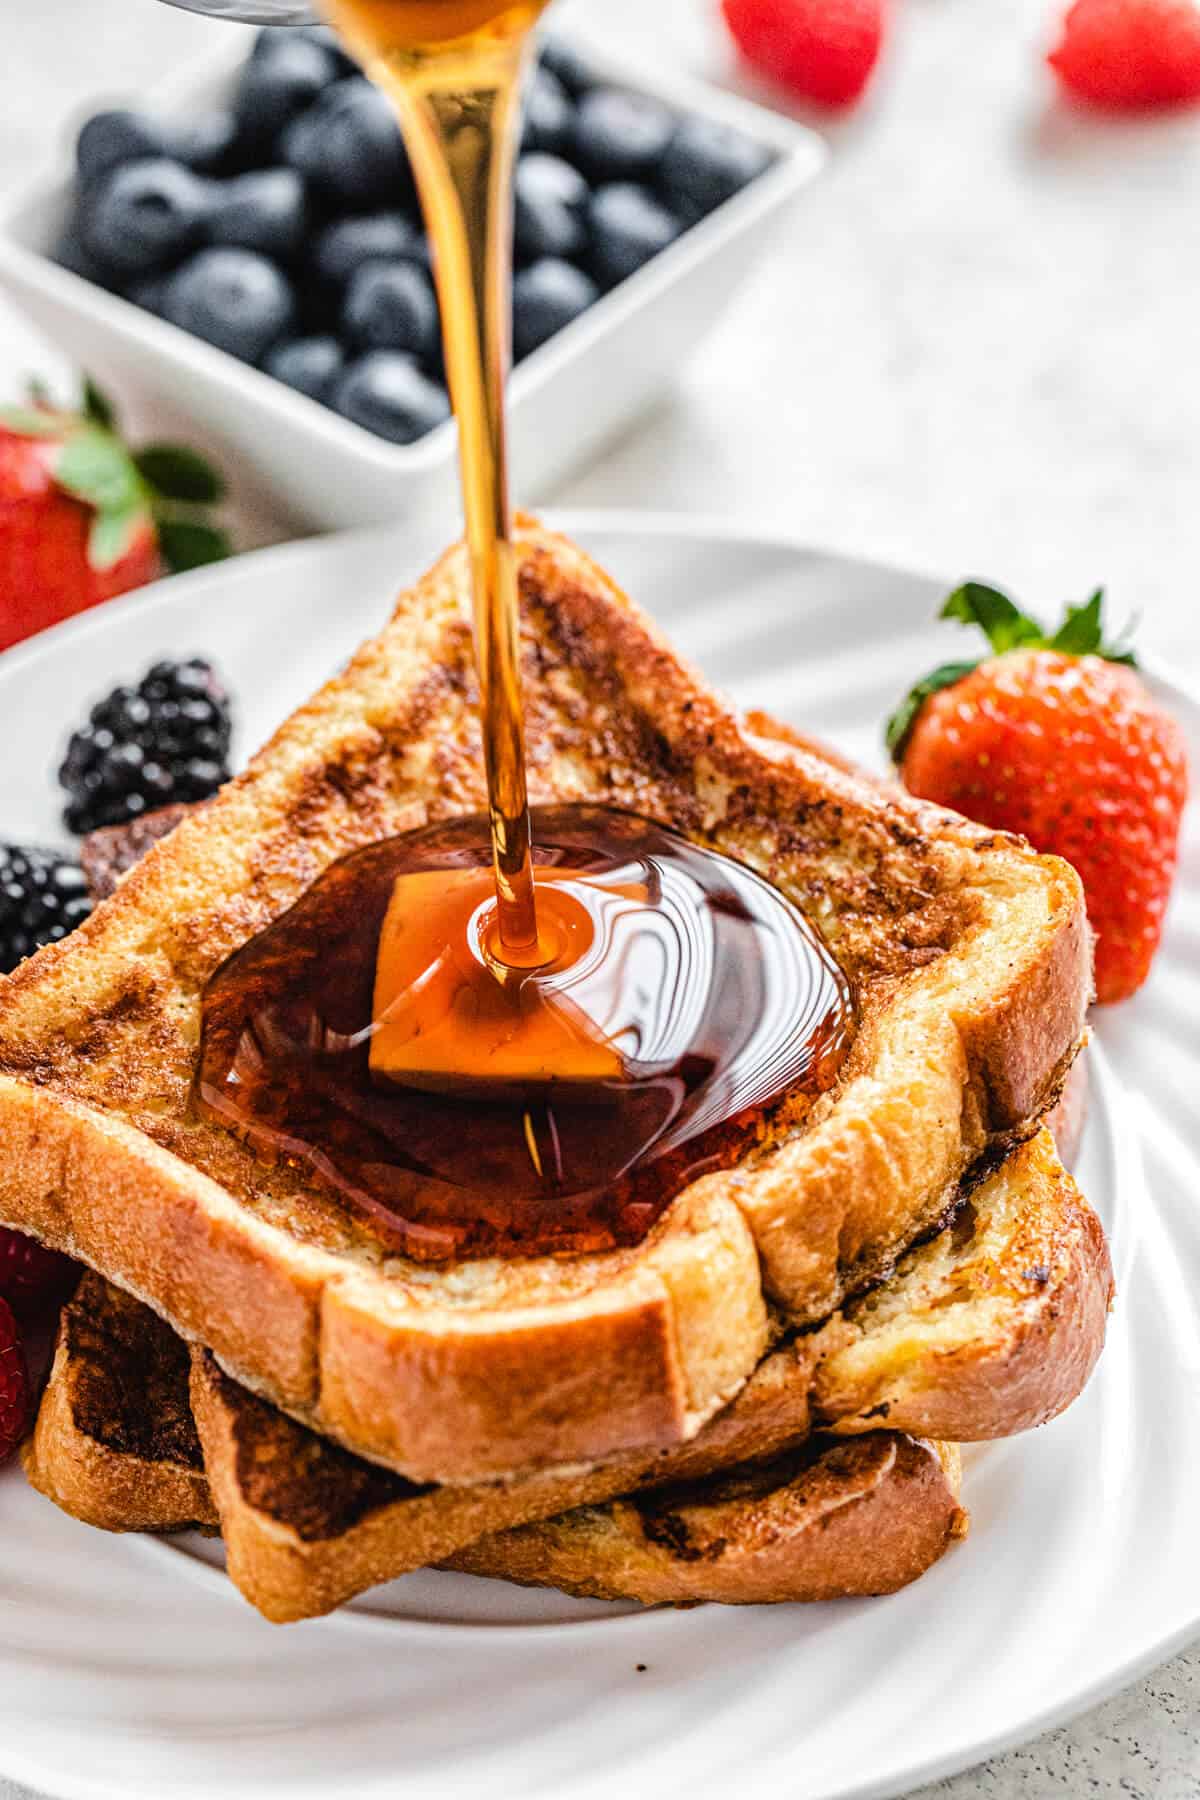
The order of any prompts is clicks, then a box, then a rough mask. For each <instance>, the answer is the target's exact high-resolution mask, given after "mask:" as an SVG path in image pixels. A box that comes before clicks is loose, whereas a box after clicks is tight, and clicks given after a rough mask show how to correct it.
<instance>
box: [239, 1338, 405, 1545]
mask: <svg viewBox="0 0 1200 1800" xmlns="http://www.w3.org/2000/svg"><path fill="white" fill-rule="evenodd" d="M209 1365H210V1369H211V1372H212V1375H213V1376H214V1378H215V1380H216V1382H217V1384H218V1386H219V1389H220V1394H221V1400H222V1404H223V1405H224V1407H225V1409H226V1413H227V1416H228V1418H229V1421H230V1429H231V1431H232V1433H233V1437H234V1443H235V1446H236V1459H237V1462H236V1466H237V1483H238V1488H239V1489H240V1491H241V1494H242V1497H243V1499H244V1500H245V1501H246V1502H247V1504H248V1505H250V1506H252V1507H254V1508H255V1510H256V1511H258V1512H261V1513H266V1514H267V1515H268V1516H269V1517H270V1518H272V1519H275V1520H277V1521H278V1522H279V1524H281V1525H286V1526H288V1527H289V1528H290V1529H291V1530H292V1531H294V1532H295V1533H296V1535H297V1537H299V1538H302V1539H303V1540H304V1542H305V1543H306V1544H312V1543H319V1542H321V1541H323V1540H324V1539H327V1538H336V1537H340V1536H341V1535H342V1534H343V1532H346V1531H350V1530H351V1529H352V1528H353V1527H354V1526H355V1525H358V1524H361V1522H362V1520H363V1519H365V1518H366V1516H367V1514H368V1513H372V1512H374V1511H376V1509H377V1508H379V1507H381V1506H391V1505H393V1504H394V1503H395V1502H396V1501H398V1500H410V1499H413V1498H415V1496H416V1495H418V1494H422V1493H427V1492H428V1491H429V1490H428V1489H427V1488H422V1487H418V1486H416V1485H415V1484H414V1483H413V1482H411V1481H405V1480H404V1479H403V1477H402V1476H399V1475H393V1474H390V1473H389V1472H388V1470H386V1469H380V1468H376V1466H375V1464H374V1463H369V1462H363V1460H362V1459H361V1457H357V1456H352V1455H351V1454H350V1452H349V1451H348V1450H343V1449H341V1448H340V1447H339V1446H338V1445H336V1444H331V1443H329V1442H328V1441H327V1440H326V1439H325V1438H321V1437H318V1436H317V1434H316V1432H314V1431H309V1430H308V1429H307V1428H306V1427H305V1426H303V1425H298V1424H297V1423H296V1422H295V1420H294V1419H289V1418H288V1417H287V1416H286V1415H285V1414H284V1413H281V1412H277V1411H276V1409H275V1408H274V1407H273V1406H270V1405H268V1404H267V1402H266V1401H265V1400H260V1399H258V1398H257V1396H256V1395H254V1394H250V1393H247V1391H246V1389H245V1388H243V1387H239V1386H238V1385H237V1383H236V1382H233V1381H230V1379H229V1378H228V1376H227V1375H224V1374H222V1372H221V1371H220V1370H219V1369H218V1367H217V1365H216V1363H215V1362H214V1361H213V1360H212V1359H211V1358H209Z"/></svg>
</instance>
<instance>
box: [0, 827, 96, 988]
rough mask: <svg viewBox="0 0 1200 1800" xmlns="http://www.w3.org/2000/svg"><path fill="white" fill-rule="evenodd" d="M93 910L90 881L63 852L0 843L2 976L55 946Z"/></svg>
mask: <svg viewBox="0 0 1200 1800" xmlns="http://www.w3.org/2000/svg"><path fill="white" fill-rule="evenodd" d="M91 910H92V903H91V901H90V899H89V898H88V889H87V880H86V878H85V876H84V873H83V870H82V869H81V868H80V866H79V864H78V863H77V862H74V861H73V860H72V859H71V857H69V856H64V855H63V854H62V852H61V851H59V850H37V849H30V848H29V847H27V846H20V845H17V844H0V974H4V975H7V974H8V972H9V970H10V969H15V968H16V966H17V964H18V963H19V962H23V961H24V960H25V958H26V957H27V956H32V955H33V952H34V951H35V950H36V949H37V948H38V947H39V945H41V944H57V942H58V940H59V938H65V937H66V935H67V933H68V932H69V931H74V929H75V927H76V925H78V924H79V922H80V920H81V919H86V918H87V916H88V914H89V913H90V912H91Z"/></svg>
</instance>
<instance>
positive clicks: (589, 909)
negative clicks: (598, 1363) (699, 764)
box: [195, 805, 852, 1261]
mask: <svg viewBox="0 0 1200 1800" xmlns="http://www.w3.org/2000/svg"><path fill="white" fill-rule="evenodd" d="M533 824H534V843H535V846H536V847H535V852H534V854H535V876H536V886H537V892H538V903H539V916H540V919H541V922H542V940H543V951H544V953H545V960H544V961H543V963H542V964H541V966H540V967H538V968H534V969H518V968H514V967H512V966H511V965H510V964H508V963H506V962H504V961H503V960H502V959H501V958H500V957H499V956H498V955H497V949H498V946H499V937H498V932H497V917H496V898H495V889H494V884H493V880H492V873H491V866H490V845H489V833H488V821H487V819H486V818H485V817H484V816H482V815H479V816H474V817H468V818H459V819H455V820H452V821H449V822H446V823H441V824H437V825H432V826H428V827H426V828H424V829H422V830H420V831H415V832H411V833H408V834H406V835H405V836H403V837H396V838H391V839H388V840H386V841H385V842H383V843H380V844H377V845H373V846H371V847H369V848H367V849H365V850H359V851H356V852H355V853H353V854H352V855H350V856H347V857H344V858H343V859H342V860H341V861H340V862H337V863H335V864H334V865H333V866H332V868H330V869H329V870H328V871H327V872H326V873H325V874H324V875H323V876H322V877H321V878H320V879H319V880H318V881H317V882H315V883H314V885H313V886H312V887H311V888H310V889H309V890H308V892H307V893H305V894H304V895H303V896H302V897H301V898H300V900H299V901H297V903H296V904H295V905H294V906H293V907H292V908H291V909H290V911H288V912H286V913H284V914H283V915H282V916H281V917H280V918H279V919H278V920H276V921H275V923H274V924H272V925H271V926H269V927H268V928H267V930H265V931H264V932H262V933H261V934H260V935H259V936H258V937H256V938H255V939H253V940H252V941H251V942H250V943H248V944H247V945H246V946H245V947H244V948H243V949H242V950H240V951H238V952H237V953H236V954H235V955H234V956H233V957H232V958H231V959H230V960H229V961H228V962H227V963H226V964H225V965H224V966H223V968H222V969H221V970H220V971H219V972H218V973H217V975H216V976H215V978H214V979H213V980H212V981H211V982H210V983H209V985H208V988H207V990H206V992H205V995H204V1001H203V1030H202V1044H201V1055H200V1063H199V1070H198V1075H197V1080H196V1088H195V1104H196V1105H197V1107H198V1108H199V1110H200V1111H201V1112H202V1113H204V1114H206V1115H208V1116H209V1117H212V1118H215V1119H217V1120H219V1121H220V1122H221V1123H222V1124H223V1125H225V1126H226V1127H228V1128H229V1129H230V1130H232V1131H233V1132H235V1133H236V1134H237V1135H239V1136H240V1137H242V1138H243V1139H244V1141H246V1142H247V1143H248V1144H250V1145H251V1146H252V1147H253V1148H254V1149H255V1150H256V1152H257V1153H258V1154H259V1155H260V1156H261V1157H263V1158H265V1159H267V1160H271V1161H286V1162H290V1163H292V1164H294V1165H295V1166H299V1167H301V1168H303V1169H304V1170H305V1171H306V1172H307V1173H309V1174H310V1175H311V1176H312V1177H314V1178H315V1180H316V1182H317V1183H318V1185H319V1186H321V1187H323V1188H325V1189H326V1190H327V1191H331V1192H333V1193H334V1194H335V1195H336V1196H338V1197H339V1198H340V1199H342V1200H343V1201H345V1202H346V1203H348V1205H349V1206H350V1207H351V1209H352V1210H353V1211H355V1212H356V1213H358V1214H359V1215H360V1216H363V1217H365V1218H366V1219H368V1220H369V1221H370V1222H371V1224H372V1225H373V1227H374V1228H375V1230H376V1232H377V1233H378V1234H379V1236H380V1237H381V1238H382V1239H383V1240H384V1241H385V1242H386V1243H388V1244H389V1245H391V1246H394V1247H395V1248H397V1249H400V1250H403V1251H404V1252H405V1253H406V1254H408V1255H410V1256H413V1257H415V1258H418V1259H420V1260H423V1261H442V1260H445V1259H447V1258H450V1257H464V1256H481V1255H514V1254H521V1255H530V1254H538V1253H544V1252H554V1253H559V1252H569V1251H584V1250H604V1249H609V1248H611V1247H613V1246H616V1245H620V1244H627V1243H633V1242H637V1241H639V1240H640V1239H641V1238H642V1237H643V1236H644V1235H645V1233H646V1232H647V1231H648V1230H649V1228H650V1226H651V1225H652V1224H653V1223H654V1221H655V1220H656V1219H657V1218H658V1217H659V1216H660V1215H661V1213H662V1212H663V1210H664V1209H665V1207H666V1206H667V1205H668V1204H669V1202H670V1201H671V1199H672V1198H673V1197H674V1196H675V1195H676V1194H677V1193H678V1192H679V1191H680V1190H681V1189H682V1188H683V1187H684V1186H685V1185H686V1184H687V1183H688V1182H689V1181H691V1180H693V1179H694V1178H695V1177H696V1176H697V1175H700V1174H702V1173H704V1172H706V1171H707V1170H711V1169H717V1168H722V1167H727V1166H729V1165H731V1164H732V1163H734V1162H736V1161H738V1160H739V1159H740V1158H741V1157H742V1156H743V1155H744V1154H745V1153H746V1151H747V1149H748V1148H750V1147H752V1146H753V1145H754V1143H755V1142H757V1141H758V1139H759V1137H760V1135H761V1133H762V1132H763V1130H764V1129H765V1128H766V1127H767V1126H768V1125H769V1122H770V1117H771V1112H772V1108H773V1107H774V1106H775V1105H776V1103H777V1102H779V1100H780V1098H781V1096H783V1095H785V1094H788V1095H791V1094H794V1093H795V1092H796V1091H797V1090H800V1091H807V1092H809V1093H817V1092H820V1091H821V1090H822V1089H824V1088H825V1087H827V1086H828V1085H829V1084H830V1083H831V1082H832V1081H833V1079H834V1078H835V1076H836V1073H837V1069H838V1066H839V1064H840V1061H841V1059H842V1056H843V1054H844V1052H845V1049H846V1047H847V1044H848V1041H849V1034H850V1030H851V1023H852V1003H851V996H850V993H849V990H848V987H847V984H846V981H845V978H844V976H843V975H842V973H841V971H840V970H839V968H838V966H837V964H836V962H835V961H834V959H833V957H832V956H831V954H830V952H829V951H828V949H827V948H826V947H825V945H824V943H823V942H822V940H821V938H820V937H819V935H818V933H817V932H816V931H815V929H814V928H813V927H812V926H811V925H810V924H809V923H808V921H807V920H806V919H805V917H804V915H803V914H802V913H801V912H800V911H799V909H798V908H797V907H795V906H794V905H793V904H792V903H791V902H790V901H789V900H788V899H787V898H785V896H784V895H783V894H781V893H780V892H779V891H778V890H777V889H775V888H773V887H771V886H770V885H769V883H767V882H766V881H764V880H763V879H762V878H761V877H760V876H758V875H756V874H755V873H754V872H753V871H752V870H750V869H748V868H746V867H745V866H744V865H742V864H740V863H737V862H734V861H732V860H730V859H729V858H727V857H724V856H720V855H717V854H715V853H714V852H713V851H711V850H707V849H704V848H702V847H700V846H698V845H695V844H692V843H690V842H689V841H688V840H686V839H685V838H682V837H680V836H678V835H676V834H675V833H674V832H671V831H667V830H664V829H663V828H662V827H661V826H658V825H655V824H652V823H650V822H649V821H648V820H645V819H642V818H639V817H637V816H636V815H634V814H631V813H623V812H616V811H612V810H609V809H605V808H600V807H594V806H571V805H561V806H550V807H541V808H538V809H537V810H536V811H535V813H534V818H533Z"/></svg>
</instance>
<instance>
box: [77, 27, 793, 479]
mask: <svg viewBox="0 0 1200 1800" xmlns="http://www.w3.org/2000/svg"><path fill="white" fill-rule="evenodd" d="M769 161H770V153H769V151H767V150H766V149H765V148H764V147H763V146H762V145H761V144H759V143H757V142H755V141H754V140H753V139H751V138H747V137H746V136H745V135H744V134H743V133H741V132H738V131H734V130H731V129H729V128H728V127H726V126H723V125H719V124H716V123H713V122H712V121H710V120H705V119H700V118H680V117H678V116H677V115H676V114H674V113H673V112H671V111H670V110H669V109H668V108H666V107H664V106H662V105H661V104H660V103H659V102H658V101H656V100H653V99H648V98H645V97H644V96H642V95H639V94H634V93H629V92H625V91H623V90H620V89H617V88H612V87H607V86H604V85H602V84H601V83H600V82H599V80H598V79H597V77H596V75H595V74H594V72H593V71H592V70H591V69H590V68H589V67H588V65H587V64H586V63H584V62H583V61H582V60H581V59H580V57H579V56H578V55H577V54H576V53H575V52H574V51H572V50H570V49H569V48H568V47H567V46H565V45H563V44H561V43H553V42H551V43H549V44H547V46H546V47H545V49H544V50H543V53H542V57H541V61H540V63H539V65H538V68H537V70H536V71H535V74H534V77H533V79H532V82H531V84H530V88H529V92H528V95H527V99H526V109H525V117H524V125H523V132H522V140H521V156H520V162H519V165H518V170H517V181H516V227H515V251H516V275H515V279H514V282H513V339H514V350H515V354H516V356H517V358H518V360H519V359H520V358H522V357H525V356H528V355H529V354H530V353H531V352H532V351H534V350H536V349H537V348H538V346H539V345H540V344H543V343H544V342H545V341H546V339H547V338H549V337H552V336H553V335H554V333H555V332H556V331H559V330H561V329H562V327H563V326H565V325H568V324H570V322H571V321H572V320H573V319H575V318H577V317H578V316H579V314H580V313H582V312H585V311H586V310H587V308H588V307H589V306H591V305H592V304H593V303H594V302H595V301H596V300H597V299H599V297H600V295H601V294H602V293H603V292H605V290H606V289H608V288H611V287H614V286H615V285H616V284H617V283H618V282H620V281H624V280H625V279H626V278H627V277H628V276H630V275H633V274H634V273H636V271H637V270H638V269H640V268H641V266H642V265H643V263H646V262H648V261H649V260H650V258H651V257H653V256H656V255H657V254H658V252H659V251H661V250H664V249H666V247H667V245H668V244H670V243H671V242H672V241H673V239H674V238H676V237H677V236H678V235H679V233H680V232H682V231H684V230H686V229H687V228H688V227H689V226H690V225H693V224H695V223H696V222H697V220H699V219H701V218H703V217H704V215H705V214H706V213H709V212H711V211H712V210H713V209H714V208H715V207H717V206H720V205H721V204H722V203H723V202H724V201H726V200H728V199H729V198H730V197H731V196H732V195H733V194H735V193H737V191H738V190H739V189H740V188H743V187H745V186H746V184H747V183H748V182H750V181H752V180H754V178H755V177H756V176H757V175H759V174H761V173H762V171H763V170H764V168H765V167H766V166H767V164H768V162H769ZM78 169H79V185H78V199H77V205H76V210H75V215H74V218H73V219H72V221H71V224H70V226H69V227H68V230H67V232H66V234H65V236H64V238H63V241H62V243H61V245H60V247H59V251H58V260H59V261H60V262H61V263H63V264H64V265H65V266H66V267H68V268H72V269H74V270H75V271H76V272H77V273H79V274H82V275H85V276H87V277H88V278H89V279H90V280H93V281H96V282H98V283H100V285H102V286H104V287H106V288H108V289H110V290H112V291H114V292H117V293H120V294H123V295H124V296H125V297H126V298H127V299H129V300H132V301H133V302H135V304H137V305H139V306H143V307H145V308H147V309H148V310H149V311H151V312H154V313H157V314H159V315H160V316H161V317H162V318H164V319H167V320H169V321H170V322H171V323H172V324H175V325H179V326H181V327H182V328H183V329H184V330H185V331H190V332H193V333H195V335H196V336H198V337H202V338H206V339H207V340H208V342H209V343H212V344H216V345H218V346H219V347H220V348H221V349H223V350H227V351H229V353H230V354H231V355H233V356H237V357H240V358H242V360H243V361H245V362H250V363H255V364H257V365H258V366H259V367H261V368H264V369H266V370H267V371H268V373H270V374H272V375H274V376H276V377H277V378H278V379H279V380H280V381H284V382H286V383H287V384H288V385H289V386H290V387H293V388H297V389H299V391H300V392H301V393H304V394H307V395H309V396H310V397H311V398H312V399H314V400H319V401H321V402H323V403H324V404H325V405H327V406H331V407H333V409H334V410H335V411H336V412H339V413H341V414H343V415H344V416H345V417H346V418H348V419H352V420H353V421H354V422H355V423H356V424H358V425H362V426H365V427H366V429H367V430H368V431H373V432H376V433H377V434H378V435H379V436H380V437H384V438H387V439H389V440H391V441H392V442H393V443H399V444H407V443H412V442H414V441H415V440H416V439H417V438H419V437H422V436H423V435H424V434H425V432H427V431H429V430H431V429H432V428H433V427H434V426H435V425H437V424H439V423H440V422H441V421H442V420H443V419H444V418H446V417H447V415H448V412H449V402H448V400H447V396H446V389H445V384H444V371H443V368H442V360H441V344H440V337H439V331H438V312H437V301H436V298H435V295H434V290H433V283H432V279H431V276H430V258H429V247H428V244H427V242H426V239H425V234H424V231H423V229H422V226H421V219H420V212H419V209H418V206H417V200H416V194H415V191H414V188H413V181H412V174H411V171H410V169H409V166H408V159H407V157H406V155H405V152H404V145H403V143H402V141H401V137H400V133H399V131H398V129H397V126H396V123H395V120H394V118H393V115H392V113H391V110H390V107H389V105H388V103H387V101H386V100H385V99H384V98H383V97H382V95H381V94H379V93H378V92H377V91H376V90H375V89H374V88H373V87H372V86H371V84H370V83H369V82H368V81H367V80H366V78H365V77H364V76H363V75H362V74H361V73H360V72H359V71H358V69H357V67H356V66H355V64H354V63H353V62H351V61H350V59H349V58H348V57H347V56H346V55H345V53H344V52H343V51H342V50H341V49H340V48H339V47H338V46H337V44H336V43H335V42H334V41H333V39H332V38H331V36H330V35H329V33H328V32H326V31H324V30H323V29H321V28H319V27H299V28H295V29H289V30H283V29H279V28H275V29H273V30H265V31H263V32H262V33H261V34H260V35H259V37H258V38H257V39H256V41H255V45H254V49H253V50H252V52H251V55H250V57H249V59H248V61H247V62H246V64H245V66H244V67H243V68H242V70H241V72H240V75H239V77H238V80H237V83H236V86H235V89H234V92H233V96H232V99H231V102H230V105H229V107H228V109H226V110H222V111H218V112H210V113H208V114H206V115H204V116H202V117H199V118H196V119H194V120H191V121H188V122H183V123H181V122H177V121H172V120H168V119H163V118H159V117H156V116H155V117H152V116H150V115H147V114H143V113H135V112H103V113H99V114H97V115H96V116H95V117H94V118H92V119H90V120H89V121H88V123H87V124H86V125H85V126H84V128H83V130H82V132H81V133H80V136H79V144H78Z"/></svg>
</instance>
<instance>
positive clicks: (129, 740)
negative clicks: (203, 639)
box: [58, 657, 231, 835]
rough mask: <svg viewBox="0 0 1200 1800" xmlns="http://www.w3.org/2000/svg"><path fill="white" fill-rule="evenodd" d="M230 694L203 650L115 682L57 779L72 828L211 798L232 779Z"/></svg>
mask: <svg viewBox="0 0 1200 1800" xmlns="http://www.w3.org/2000/svg"><path fill="white" fill-rule="evenodd" d="M230 729H231V720H230V709H229V696H228V694H227V693H226V692H225V689H224V687H223V685H222V683H221V681H220V680H219V678H218V676H217V675H216V673H215V672H214V670H213V668H212V665H211V664H210V663H207V662H205V661H204V660H203V659H202V658H201V657H192V658H191V659H190V660H189V661H188V662H159V663H155V665H154V667H153V668H152V669H149V670H148V671H147V673H146V674H145V675H144V676H143V678H142V680H141V681H140V682H139V683H138V685H137V687H135V688H132V687H118V688H114V689H113V691H112V693H111V694H109V695H108V697H107V699H105V700H101V701H99V702H98V704H97V705H95V706H93V708H92V710H91V713H90V715H89V717H88V722H87V724H86V725H82V726H81V727H80V728H79V730H78V731H76V732H74V733H73V734H72V736H71V741H70V743H69V744H68V745H67V754H66V757H65V759H64V761H63V765H62V767H61V769H60V770H59V772H58V778H59V780H60V782H61V783H62V785H63V787H64V788H65V789H66V791H67V795H68V804H67V806H66V808H65V810H64V812H63V819H64V821H65V822H66V826H67V829H68V830H69V831H74V832H77V833H79V834H80V835H83V834H84V833H85V832H88V831H95V830H96V829H97V827H98V826H101V825H122V824H124V823H125V822H126V821H127V820H129V819H136V818H138V817H139V816H140V815H141V814H142V813H147V812H153V811H154V810H155V808H157V807H159V806H169V805H171V803H172V802H174V801H187V800H207V799H208V797H209V795H210V794H215V793H216V791H217V789H218V788H219V787H220V785H221V783H222V782H223V781H228V780H229V773H230V771H229V739H230Z"/></svg>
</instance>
